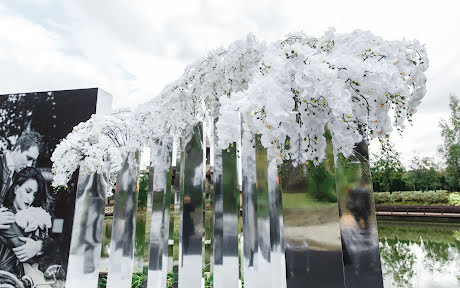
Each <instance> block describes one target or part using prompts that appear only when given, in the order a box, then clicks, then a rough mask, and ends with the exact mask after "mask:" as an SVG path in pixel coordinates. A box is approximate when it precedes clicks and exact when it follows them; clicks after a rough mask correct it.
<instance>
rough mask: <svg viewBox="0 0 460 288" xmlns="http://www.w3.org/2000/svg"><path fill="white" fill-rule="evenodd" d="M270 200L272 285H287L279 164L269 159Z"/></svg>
mask: <svg viewBox="0 0 460 288" xmlns="http://www.w3.org/2000/svg"><path fill="white" fill-rule="evenodd" d="M267 164H268V166H267V168H268V170H267V181H268V202H269V217H270V258H271V262H270V263H271V278H272V287H280V288H284V287H286V266H285V261H284V260H285V256H284V238H283V234H284V230H283V210H282V200H281V198H280V197H281V196H280V189H279V179H278V165H277V162H276V160H274V159H270V158H269V160H268V163H267Z"/></svg>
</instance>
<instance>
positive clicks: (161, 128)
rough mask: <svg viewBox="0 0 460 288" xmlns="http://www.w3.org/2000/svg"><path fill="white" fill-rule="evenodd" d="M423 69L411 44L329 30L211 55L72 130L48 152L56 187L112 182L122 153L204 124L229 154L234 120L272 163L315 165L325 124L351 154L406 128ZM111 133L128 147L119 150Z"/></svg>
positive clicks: (421, 88)
mask: <svg viewBox="0 0 460 288" xmlns="http://www.w3.org/2000/svg"><path fill="white" fill-rule="evenodd" d="M427 68H428V58H427V55H426V50H425V47H424V46H423V45H420V43H419V42H418V41H416V40H414V41H406V40H403V41H385V40H383V39H382V38H380V37H377V36H375V35H373V34H372V33H370V32H366V31H360V30H356V31H354V32H352V33H346V34H336V33H335V30H334V29H332V28H331V29H330V30H328V31H327V32H326V33H325V34H324V35H323V36H322V37H320V38H315V37H311V36H308V35H305V34H304V33H295V34H291V35H288V36H287V38H286V39H284V40H282V41H275V42H273V43H270V44H267V43H261V42H258V41H256V39H255V37H254V36H253V35H249V36H248V37H247V38H246V39H244V40H240V41H236V42H234V43H232V44H231V45H230V46H229V47H228V48H227V49H223V48H220V49H217V50H213V51H210V52H209V54H208V55H207V56H206V57H204V58H202V59H200V60H199V61H197V62H196V63H194V64H193V65H190V66H188V67H187V68H186V69H185V72H184V74H183V75H182V77H181V78H179V79H178V80H176V81H175V82H173V83H171V84H169V85H168V86H167V87H166V88H165V89H164V90H163V91H162V92H161V93H160V95H158V96H157V97H155V98H153V99H152V100H151V101H150V102H148V103H146V104H143V105H140V106H139V107H138V108H137V109H135V110H134V111H132V112H124V113H121V114H120V113H118V114H114V115H111V116H93V118H91V119H90V120H89V121H87V122H85V123H82V124H80V125H78V126H77V127H75V129H74V131H73V132H72V133H70V134H69V135H68V136H67V138H66V139H64V140H63V141H62V142H61V143H60V144H59V145H58V147H57V148H56V150H55V152H54V154H53V157H52V161H53V172H54V174H55V179H54V183H53V185H54V186H56V187H57V186H65V185H66V183H67V181H68V179H69V177H70V175H71V174H72V173H73V172H74V171H75V170H76V169H77V168H78V167H84V169H87V170H88V171H93V172H101V173H105V175H107V178H108V179H110V182H111V183H113V181H114V180H115V175H116V173H117V172H118V170H119V169H118V168H119V165H120V163H121V157H120V153H121V152H120V151H121V150H123V149H139V148H140V147H142V146H143V145H145V146H151V147H157V149H161V145H157V143H163V142H164V143H166V142H168V141H170V139H172V138H178V137H187V135H189V134H190V131H191V128H192V127H193V126H194V125H195V124H196V123H198V122H200V121H211V120H210V119H217V118H218V119H219V120H218V122H217V123H216V130H217V131H216V133H217V135H218V139H219V142H218V145H219V147H218V148H222V149H225V148H227V147H228V145H229V143H232V142H235V141H237V139H238V138H239V137H240V135H241V134H239V133H240V132H239V126H240V123H239V121H235V113H240V115H241V116H242V117H241V118H242V122H243V130H244V131H246V132H249V133H245V134H246V135H255V134H259V135H260V137H261V138H260V140H261V143H262V145H263V146H264V147H266V148H269V151H271V153H272V155H273V156H274V157H273V158H272V159H276V160H277V161H278V160H292V161H293V163H294V164H295V163H304V162H306V161H309V160H311V161H313V162H314V163H320V162H321V161H322V160H323V158H324V157H325V147H326V139H325V137H324V132H325V129H326V127H327V129H329V130H330V131H331V134H332V141H333V144H334V149H335V153H336V154H338V153H342V154H343V155H344V156H345V157H347V156H349V155H350V154H351V153H352V151H353V147H354V145H355V144H356V143H358V142H360V141H361V140H362V139H363V135H364V137H366V138H371V139H372V138H379V139H380V140H382V141H383V140H385V139H387V138H388V137H389V134H390V132H391V131H392V130H393V127H395V128H396V129H398V131H402V130H403V129H404V122H405V120H406V119H407V120H408V122H410V120H411V117H412V115H413V114H414V113H415V112H416V108H417V106H418V105H419V104H420V102H421V99H422V98H423V96H424V95H425V93H426V89H425V83H426V77H425V74H424V71H426V69H427ZM390 111H391V112H390ZM391 114H393V115H392V117H393V121H392V120H391V117H390V115H391ZM212 121H213V120H212ZM122 127H123V128H124V129H125V130H123V131H121V130H120V129H121V128H122ZM109 131H111V133H112V134H113V132H114V131H116V133H115V134H117V135H118V136H117V137H120V135H124V136H123V137H124V138H126V141H125V142H123V144H122V145H120V144H119V143H118V144H117V143H116V141H115V142H114V141H113V140H114V139H113V137H109V135H110V133H108V132H109ZM115 138H116V137H115ZM168 143H169V142H168ZM153 154H158V153H153ZM117 169H118V170H117Z"/></svg>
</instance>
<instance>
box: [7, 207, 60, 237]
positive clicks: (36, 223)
mask: <svg viewBox="0 0 460 288" xmlns="http://www.w3.org/2000/svg"><path fill="white" fill-rule="evenodd" d="M14 217H15V220H16V224H18V226H19V227H21V228H22V229H24V232H26V233H29V232H34V231H35V230H37V229H38V228H40V229H41V230H46V229H49V228H51V226H52V224H51V216H50V214H48V212H46V210H44V209H43V208H41V207H29V208H27V209H22V210H20V211H18V213H16V215H15V216H14Z"/></svg>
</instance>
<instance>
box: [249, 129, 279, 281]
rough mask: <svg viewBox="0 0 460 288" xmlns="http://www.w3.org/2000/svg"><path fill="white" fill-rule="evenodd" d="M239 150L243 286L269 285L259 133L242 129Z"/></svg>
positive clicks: (263, 152) (265, 163)
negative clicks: (240, 165) (255, 133)
mask: <svg viewBox="0 0 460 288" xmlns="http://www.w3.org/2000/svg"><path fill="white" fill-rule="evenodd" d="M241 150H242V152H241V154H242V170H243V171H242V175H243V181H242V183H243V247H244V285H245V286H246V285H247V287H272V277H271V275H272V274H271V273H272V267H271V263H272V262H271V244H272V243H271V235H270V207H269V206H270V201H269V193H268V192H269V191H268V188H269V187H268V186H269V185H268V161H267V149H265V148H264V147H263V146H262V144H261V143H260V135H251V134H249V133H247V132H243V136H242V146H241ZM273 285H277V284H273ZM273 287H274V286H273ZM277 287H279V286H277Z"/></svg>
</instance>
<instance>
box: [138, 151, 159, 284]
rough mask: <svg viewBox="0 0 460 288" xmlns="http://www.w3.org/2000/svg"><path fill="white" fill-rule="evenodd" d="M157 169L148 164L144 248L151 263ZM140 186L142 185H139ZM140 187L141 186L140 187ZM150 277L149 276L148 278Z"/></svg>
mask: <svg viewBox="0 0 460 288" xmlns="http://www.w3.org/2000/svg"><path fill="white" fill-rule="evenodd" d="M150 151H151V152H150V154H151V155H150V156H151V157H152V156H154V155H152V152H153V151H152V149H151V150H150ZM154 172H155V169H154V167H153V165H152V163H150V165H149V166H148V184H147V203H146V209H145V231H144V232H145V233H144V246H145V247H147V249H144V262H146V263H149V259H150V230H151V229H150V227H151V225H152V221H151V220H152V205H153V178H154V176H155V174H154ZM139 186H140V185H139ZM139 189H140V187H139ZM143 273H144V275H147V277H148V266H147V267H144V271H143ZM147 279H148V278H147Z"/></svg>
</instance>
